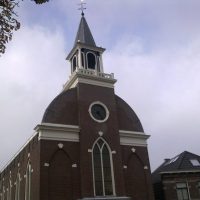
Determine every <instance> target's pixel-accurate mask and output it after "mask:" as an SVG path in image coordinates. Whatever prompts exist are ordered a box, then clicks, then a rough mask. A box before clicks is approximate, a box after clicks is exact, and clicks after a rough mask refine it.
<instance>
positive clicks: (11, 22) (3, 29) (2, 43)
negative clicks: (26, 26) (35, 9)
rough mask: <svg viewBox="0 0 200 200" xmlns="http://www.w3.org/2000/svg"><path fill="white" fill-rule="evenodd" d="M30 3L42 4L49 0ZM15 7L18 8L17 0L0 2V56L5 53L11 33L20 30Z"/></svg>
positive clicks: (1, 0)
mask: <svg viewBox="0 0 200 200" xmlns="http://www.w3.org/2000/svg"><path fill="white" fill-rule="evenodd" d="M22 1H23V0H22ZM32 1H34V2H35V3H36V4H42V3H46V2H48V1H49V0H32ZM16 6H19V2H18V0H0V56H1V55H2V54H4V53H5V50H6V43H8V42H9V41H10V40H11V39H12V36H13V32H14V31H17V30H18V29H19V28H20V23H19V21H18V20H17V19H16V18H17V14H16V12H15V8H16Z"/></svg>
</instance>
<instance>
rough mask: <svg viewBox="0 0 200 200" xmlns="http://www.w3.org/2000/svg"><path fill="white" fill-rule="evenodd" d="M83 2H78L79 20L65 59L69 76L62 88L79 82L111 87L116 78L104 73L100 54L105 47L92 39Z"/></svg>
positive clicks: (74, 85)
mask: <svg viewBox="0 0 200 200" xmlns="http://www.w3.org/2000/svg"><path fill="white" fill-rule="evenodd" d="M84 4H85V3H83V0H82V1H81V4H79V5H80V9H79V10H81V11H82V13H81V20H80V24H79V27H78V31H77V34H76V39H75V42H74V46H73V48H72V50H71V51H70V53H69V54H68V56H67V60H69V62H70V63H71V76H70V79H69V81H68V82H67V83H66V84H65V85H64V90H67V89H69V88H72V87H76V85H77V84H78V83H81V82H84V83H87V84H92V85H100V86H103V87H111V88H113V87H114V86H113V85H114V83H115V82H116V80H115V79H114V75H113V74H112V73H111V74H105V73H104V70H103V59H102V54H103V52H104V51H105V49H104V48H102V47H98V46H97V45H96V43H95V41H94V38H93V36H92V33H91V31H90V28H89V26H88V24H87V21H86V19H85V16H84V12H83V11H84V10H85V7H84Z"/></svg>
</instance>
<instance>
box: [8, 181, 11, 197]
mask: <svg viewBox="0 0 200 200" xmlns="http://www.w3.org/2000/svg"><path fill="white" fill-rule="evenodd" d="M11 187H12V186H11V181H9V185H8V189H7V200H11Z"/></svg>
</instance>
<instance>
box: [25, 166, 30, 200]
mask: <svg viewBox="0 0 200 200" xmlns="http://www.w3.org/2000/svg"><path fill="white" fill-rule="evenodd" d="M30 197H31V164H30V163H28V165H27V168H26V182H25V200H30V199H31V198H30Z"/></svg>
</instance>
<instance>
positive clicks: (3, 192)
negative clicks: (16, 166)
mask: <svg viewBox="0 0 200 200" xmlns="http://www.w3.org/2000/svg"><path fill="white" fill-rule="evenodd" d="M4 199H5V186H3V189H2V200H4Z"/></svg>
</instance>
